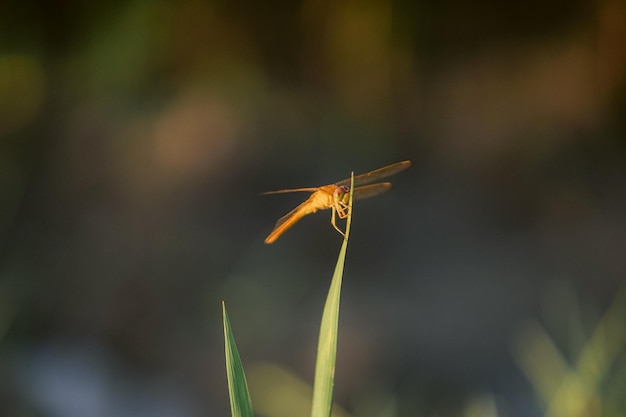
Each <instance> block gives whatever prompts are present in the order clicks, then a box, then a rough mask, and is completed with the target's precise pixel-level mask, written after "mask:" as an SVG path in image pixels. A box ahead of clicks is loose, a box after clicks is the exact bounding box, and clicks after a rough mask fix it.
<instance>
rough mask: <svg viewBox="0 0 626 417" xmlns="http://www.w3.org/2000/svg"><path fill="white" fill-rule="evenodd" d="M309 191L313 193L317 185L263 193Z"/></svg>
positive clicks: (263, 193) (264, 193)
mask: <svg viewBox="0 0 626 417" xmlns="http://www.w3.org/2000/svg"><path fill="white" fill-rule="evenodd" d="M303 191H306V192H309V193H312V192H314V191H317V187H309V188H287V189H286V190H276V191H265V192H262V193H261V195H266V194H285V193H299V192H303Z"/></svg>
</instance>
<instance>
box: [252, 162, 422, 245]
mask: <svg viewBox="0 0 626 417" xmlns="http://www.w3.org/2000/svg"><path fill="white" fill-rule="evenodd" d="M411 164H412V163H411V161H408V160H407V161H402V162H396V163H395V164H391V165H387V166H385V167H382V168H379V169H376V170H374V171H370V172H368V173H365V174H361V175H357V176H355V177H354V192H353V194H352V200H353V201H355V200H362V199H364V198H369V197H374V196H377V195H379V194H382V193H385V192H387V191H389V190H391V188H392V185H391V183H390V182H379V183H376V184H370V183H372V182H374V181H378V180H380V179H382V178H385V177H388V176H390V175H394V174H397V173H398V172H400V171H404V170H405V169H407V168H408V167H410V166H411ZM350 181H351V179H350V178H346V179H345V180H341V181H339V182H336V183H334V184H329V185H322V186H321V187H307V188H290V189H286V190H277V191H267V192H264V193H261V194H284V193H296V192H310V193H312V194H311V195H310V196H309V198H308V199H307V200H306V201H304V202H303V203H301V204H300V205H299V206H298V207H296V208H295V209H293V210H291V211H290V212H289V213H287V214H285V215H284V216H283V217H281V218H280V219H278V221H277V222H276V225H275V226H274V230H272V232H271V233H270V234H269V235H268V236H267V238H266V239H265V243H266V244H268V245H269V244H271V243H274V242H275V241H276V239H278V238H279V237H280V236H281V235H282V234H283V233H285V232H286V231H287V230H288V229H290V228H291V227H292V226H293V225H294V224H296V223H297V222H298V221H299V220H300V219H302V218H303V217H304V216H306V215H308V214H311V213H315V212H317V211H318V210H326V209H331V210H332V214H331V219H330V223H331V224H332V225H333V227H334V228H335V230H337V231H338V232H339V234H341V235H342V236H343V237H344V238H345V237H346V235H345V233H344V232H343V231H341V229H340V228H339V227H338V226H337V222H336V217H339V218H340V219H345V218H346V217H348V214H349V206H348V203H349V200H350ZM365 184H369V185H365Z"/></svg>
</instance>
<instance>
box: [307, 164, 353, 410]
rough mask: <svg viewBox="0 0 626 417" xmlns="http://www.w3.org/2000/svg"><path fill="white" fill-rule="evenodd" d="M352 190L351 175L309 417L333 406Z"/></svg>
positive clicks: (325, 309) (318, 345)
mask: <svg viewBox="0 0 626 417" xmlns="http://www.w3.org/2000/svg"><path fill="white" fill-rule="evenodd" d="M353 190H354V173H353V174H352V176H351V183H350V200H349V203H348V205H349V207H350V209H349V215H348V220H347V222H346V237H345V238H344V240H343V244H342V245H341V250H340V251H339V259H338V260H337V265H336V266H335V272H334V274H333V279H332V282H331V284H330V289H329V291H328V296H327V297H326V304H325V305H324V313H323V315H322V324H321V326H320V335H319V341H318V344H317V361H316V364H315V383H314V385H313V405H312V409H311V417H329V416H330V413H331V412H332V406H333V387H334V384H335V361H336V358H337V327H338V323H339V300H340V297H341V282H342V279H343V267H344V263H345V260H346V250H347V247H348V236H349V235H350V224H351V222H352V192H353Z"/></svg>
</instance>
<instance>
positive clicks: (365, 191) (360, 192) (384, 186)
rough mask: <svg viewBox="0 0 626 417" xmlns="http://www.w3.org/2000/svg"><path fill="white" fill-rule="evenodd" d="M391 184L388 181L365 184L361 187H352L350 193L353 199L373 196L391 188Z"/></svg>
mask: <svg viewBox="0 0 626 417" xmlns="http://www.w3.org/2000/svg"><path fill="white" fill-rule="evenodd" d="M392 188H393V186H392V185H391V183H390V182H381V183H378V184H371V185H365V186H363V187H357V188H355V189H354V194H353V195H352V199H353V200H363V199H364V198H370V197H375V196H377V195H379V194H382V193H386V192H387V191H389V190H391V189H392Z"/></svg>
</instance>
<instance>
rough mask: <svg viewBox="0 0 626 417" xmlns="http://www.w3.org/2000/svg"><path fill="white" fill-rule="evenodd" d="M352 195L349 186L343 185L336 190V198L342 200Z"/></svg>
mask: <svg viewBox="0 0 626 417" xmlns="http://www.w3.org/2000/svg"><path fill="white" fill-rule="evenodd" d="M349 193H350V187H348V186H347V185H342V186H339V187H337V188H335V193H334V194H335V197H336V198H339V199H342V198H343V197H344V196H346V195H348V194H349Z"/></svg>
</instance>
